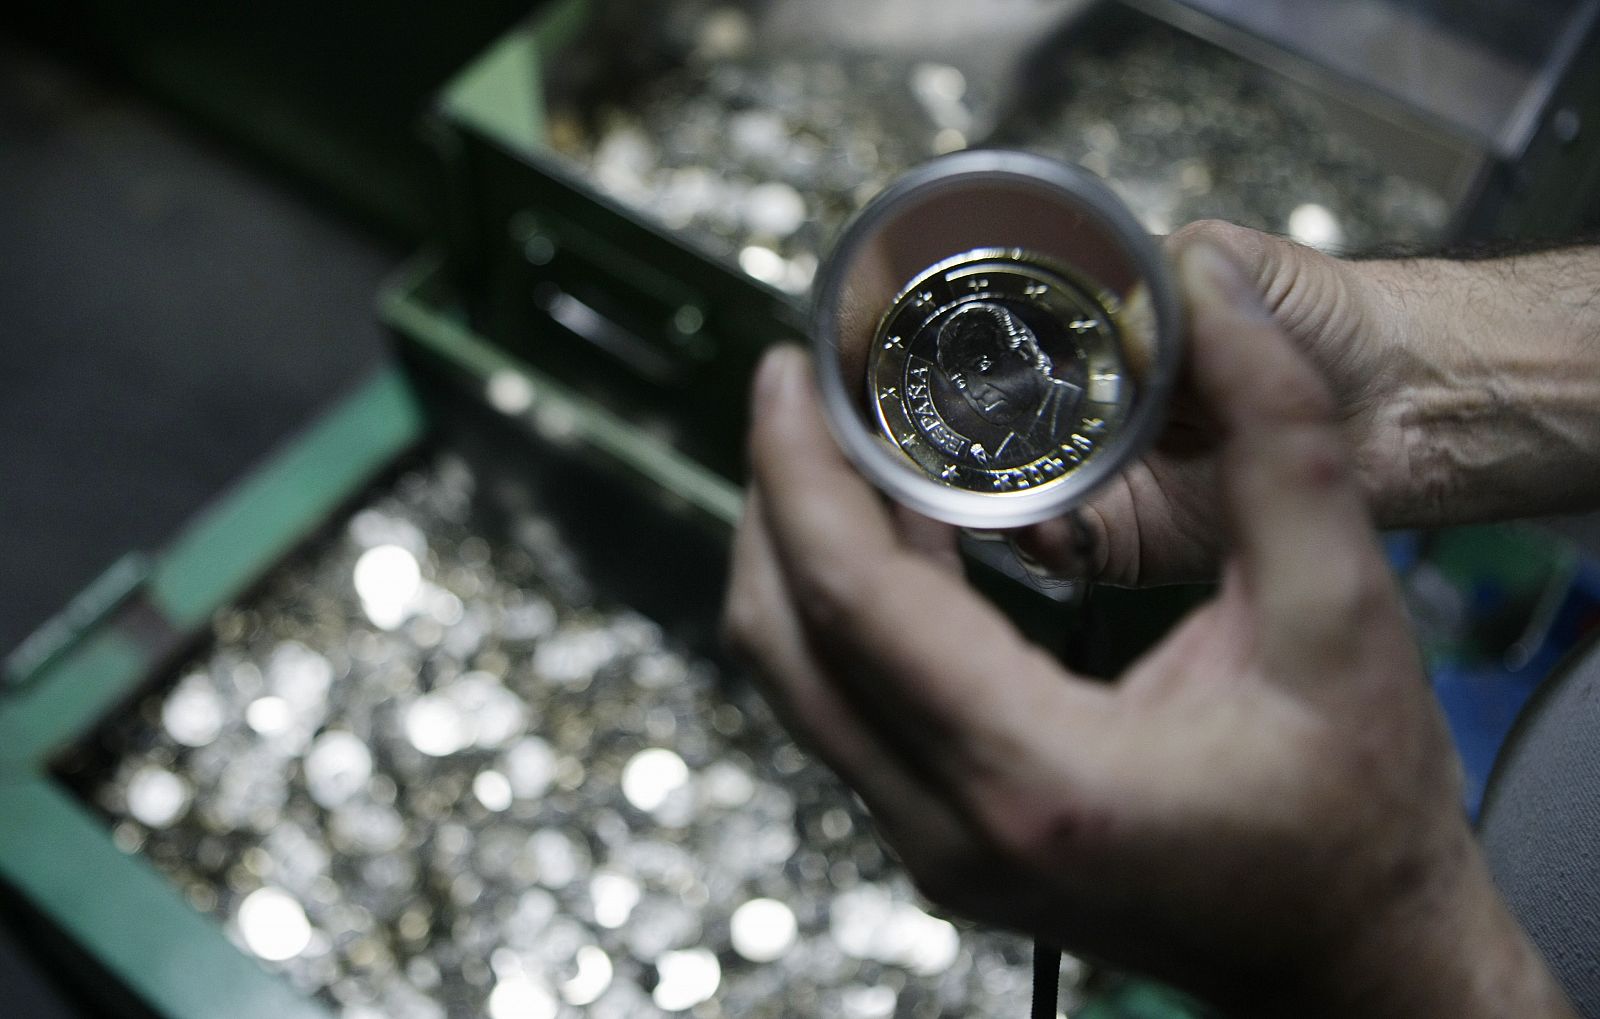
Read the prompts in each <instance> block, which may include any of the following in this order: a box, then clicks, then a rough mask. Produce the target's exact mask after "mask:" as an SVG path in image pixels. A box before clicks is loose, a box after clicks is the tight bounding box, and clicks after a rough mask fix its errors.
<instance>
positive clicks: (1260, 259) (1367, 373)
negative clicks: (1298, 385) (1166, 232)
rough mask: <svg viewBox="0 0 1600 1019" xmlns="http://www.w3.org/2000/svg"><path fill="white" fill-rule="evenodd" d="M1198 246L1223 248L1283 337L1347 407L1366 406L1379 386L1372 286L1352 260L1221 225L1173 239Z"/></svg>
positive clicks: (1176, 248) (1189, 229) (1197, 226)
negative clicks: (1308, 360) (1372, 389)
mask: <svg viewBox="0 0 1600 1019" xmlns="http://www.w3.org/2000/svg"><path fill="white" fill-rule="evenodd" d="M1195 243H1205V244H1207V245H1210V246H1212V247H1214V248H1217V249H1219V250H1220V251H1221V252H1222V253H1223V254H1224V255H1226V256H1227V257H1228V259H1229V260H1230V261H1231V262H1232V263H1233V264H1234V265H1236V266H1238V267H1239V270H1240V271H1241V272H1242V273H1243V274H1244V276H1245V278H1246V279H1247V280H1248V281H1249V282H1251V283H1252V284H1253V285H1254V287H1255V291H1256V293H1258V294H1260V295H1261V301H1262V303H1263V304H1265V306H1266V308H1267V310H1268V311H1269V312H1271V313H1272V317H1273V318H1274V319H1275V320H1276V321H1277V323H1278V325H1279V326H1281V327H1282V328H1283V331H1284V334H1285V335H1286V336H1288V337H1289V339H1290V340H1291V341H1292V342H1293V343H1294V344H1295V345H1296V346H1298V347H1299V348H1300V349H1301V350H1303V351H1305V352H1306V353H1307V354H1308V355H1310V357H1311V360H1312V362H1313V363H1314V364H1315V365H1316V366H1317V368H1318V369H1320V370H1321V371H1322V373H1323V374H1324V376H1325V377H1326V378H1327V379H1328V382H1329V384H1330V385H1331V386H1332V388H1333V392H1334V396H1335V397H1337V398H1338V402H1339V404H1340V405H1341V406H1343V407H1351V406H1355V405H1358V404H1361V403H1363V402H1365V401H1366V400H1367V399H1369V398H1370V396H1371V395H1372V394H1371V393H1370V392H1368V390H1369V389H1370V387H1371V386H1372V385H1373V384H1375V382H1376V379H1375V378H1374V370H1373V367H1372V363H1373V360H1374V358H1376V357H1378V356H1379V355H1380V353H1381V351H1380V350H1378V349H1377V348H1375V347H1374V340H1373V336H1374V335H1375V332H1374V329H1373V328H1372V324H1373V322H1374V321H1376V318H1375V317H1374V316H1373V315H1372V314H1370V313H1369V312H1368V310H1367V305H1368V303H1369V301H1370V300H1371V298H1372V295H1371V293H1370V292H1369V291H1370V287H1369V285H1368V282H1367V281H1366V279H1365V278H1364V277H1363V276H1362V275H1361V273H1360V271H1359V267H1358V266H1357V265H1355V264H1353V263H1350V262H1346V261H1343V260H1341V259H1338V258H1334V257H1333V256H1331V255H1327V254H1324V253H1323V252H1321V251H1318V250H1316V249H1315V248H1308V247H1306V246H1305V245H1303V244H1296V243H1295V242H1293V241H1290V240H1286V239H1284V238H1282V237H1276V236H1274V235H1272V234H1267V233H1262V232H1261V231H1259V230H1251V229H1249V228H1248V227H1242V226H1236V225H1235V224H1232V223H1227V222H1223V221H1220V220H1205V221H1201V222H1198V223H1191V224H1189V225H1188V226H1186V227H1184V228H1183V229H1182V230H1179V231H1178V232H1177V233H1175V234H1173V235H1172V236H1171V237H1170V238H1169V239H1168V247H1169V249H1170V250H1172V251H1173V252H1174V253H1179V252H1182V251H1183V250H1185V249H1186V248H1188V247H1190V246H1191V245H1193V244H1195Z"/></svg>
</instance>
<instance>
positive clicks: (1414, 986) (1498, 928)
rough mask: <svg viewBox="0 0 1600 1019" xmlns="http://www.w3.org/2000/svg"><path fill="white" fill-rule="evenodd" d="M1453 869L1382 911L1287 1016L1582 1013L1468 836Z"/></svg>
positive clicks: (1490, 1017) (1474, 1017)
mask: <svg viewBox="0 0 1600 1019" xmlns="http://www.w3.org/2000/svg"><path fill="white" fill-rule="evenodd" d="M1462 838H1463V839H1465V840H1466V845H1465V847H1464V850H1463V852H1464V856H1463V858H1462V859H1461V861H1460V862H1461V865H1460V866H1459V867H1457V868H1455V870H1454V872H1453V873H1452V874H1449V875H1446V876H1444V877H1442V878H1440V879H1437V880H1432V881H1430V882H1425V883H1423V884H1421V885H1420V886H1419V887H1418V888H1416V889H1415V890H1414V893H1413V894H1410V895H1406V896H1402V897H1400V898H1398V899H1396V901H1395V902H1394V903H1393V904H1392V905H1391V907H1390V908H1388V909H1384V910H1380V911H1379V912H1378V913H1377V915H1375V916H1373V917H1371V918H1370V923H1368V924H1367V925H1365V926H1364V928H1363V929H1362V930H1361V931H1359V932H1358V933H1357V935H1356V936H1355V937H1354V938H1352V940H1351V942H1350V945H1349V948H1348V951H1347V952H1346V953H1344V954H1343V956H1342V958H1341V959H1340V961H1339V962H1338V963H1337V964H1336V965H1334V966H1333V967H1331V968H1330V969H1329V970H1328V971H1327V973H1326V975H1325V977H1323V978H1322V984H1321V986H1320V987H1316V986H1315V984H1314V985H1313V986H1314V988H1315V991H1314V993H1313V994H1311V995H1308V996H1307V998H1306V1001H1305V1002H1304V1004H1303V1005H1301V1004H1300V1003H1297V1004H1296V1007H1294V1008H1291V1009H1289V1010H1286V1011H1284V1012H1282V1013H1281V1014H1284V1015H1289V1014H1293V1015H1297V1016H1302V1017H1325V1019H1336V1017H1337V1019H1347V1017H1351V1016H1361V1017H1362V1019H1402V1017H1405V1019H1419V1017H1434V1016H1438V1017H1444V1016H1448V1017H1450V1019H1503V1017H1506V1016H1518V1017H1525V1019H1576V1013H1575V1012H1574V1011H1573V1010H1572V1007H1571V1005H1570V1004H1569V1003H1568V1001H1567V998H1566V996H1565V994H1564V993H1563V992H1562V990H1561V988H1560V987H1559V986H1558V985H1557V984H1556V982H1555V980H1554V978H1553V977H1552V976H1551V974H1550V971H1549V969H1548V967H1546V966H1545V964H1544V960H1543V959H1542V958H1541V957H1540V955H1539V953H1538V951H1537V949H1535V948H1534V947H1533V945H1532V943H1531V942H1529V941H1528V939H1527V936H1526V935H1525V934H1524V933H1523V931H1522V929H1521V928H1520V927H1519V926H1518V924H1517V922H1516V920H1515V919H1514V918H1513V917H1512V916H1511V914H1510V912H1509V911H1508V910H1507V909H1506V907H1505V904H1504V902H1503V901H1502V900H1501V898H1500V895H1499V893H1498V892H1497V891H1496V890H1495V888H1494V885H1493V882H1492V881H1491V879H1490V877H1489V875H1488V872H1487V869H1486V868H1485V867H1484V865H1483V862H1482V858H1481V857H1480V856H1479V854H1478V851H1477V847H1476V845H1475V844H1473V843H1472V841H1471V836H1470V835H1468V834H1466V833H1465V832H1463V833H1462Z"/></svg>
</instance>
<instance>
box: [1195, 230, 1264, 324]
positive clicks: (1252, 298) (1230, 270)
mask: <svg viewBox="0 0 1600 1019" xmlns="http://www.w3.org/2000/svg"><path fill="white" fill-rule="evenodd" d="M1178 274H1179V276H1180V277H1181V278H1182V279H1183V284H1184V289H1185V290H1186V291H1188V293H1189V296H1190V298H1191V299H1193V300H1196V301H1207V302H1215V303H1217V304H1221V305H1224V306H1225V307H1228V308H1230V309H1232V310H1233V311H1235V312H1240V313H1243V314H1248V315H1252V316H1257V317H1261V318H1267V317H1269V316H1268V315H1267V309H1266V307H1265V306H1264V305H1263V304H1262V303H1261V294H1260V293H1259V292H1257V290H1256V287H1255V284H1254V283H1252V282H1251V281H1250V280H1248V279H1246V278H1245V275H1244V273H1243V272H1241V271H1240V269H1239V267H1238V266H1237V265H1235V264H1234V261H1233V259H1231V258H1229V257H1228V256H1227V255H1225V254H1223V252H1222V250H1221V249H1220V248H1217V247H1216V246H1215V245H1212V244H1207V243H1206V242H1205V241H1197V242H1195V243H1193V244H1191V245H1189V246H1188V247H1186V248H1184V249H1183V251H1182V252H1180V253H1179V255H1178Z"/></svg>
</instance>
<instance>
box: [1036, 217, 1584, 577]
mask: <svg viewBox="0 0 1600 1019" xmlns="http://www.w3.org/2000/svg"><path fill="white" fill-rule="evenodd" d="M1197 241H1199V242H1204V243H1206V244H1210V245H1215V246H1217V247H1219V248H1221V249H1222V250H1223V251H1224V252H1225V253H1226V254H1227V255H1228V256H1229V257H1231V258H1232V259H1233V261H1234V262H1235V264H1237V265H1239V266H1240V267H1241V268H1242V269H1243V270H1244V272H1245V275H1246V277H1247V278H1248V279H1250V280H1251V281H1253V283H1254V286H1255V289H1256V290H1257V292H1258V293H1259V294H1261V296H1262V299H1263V300H1264V302H1265V304H1266V306H1267V307H1268V309H1270V311H1271V312H1272V315H1273V317H1274V318H1275V319H1276V321H1277V323H1278V325H1279V326H1280V327H1281V328H1282V330H1283V332H1284V334H1285V335H1286V336H1287V337H1288V338H1289V339H1290V340H1291V341H1292V342H1293V343H1294V345H1295V346H1296V347H1297V348H1299V350H1300V351H1301V352H1302V353H1304V354H1305V355H1306V356H1307V357H1308V358H1309V359H1310V361H1311V363H1312V364H1313V365H1314V366H1315V367H1316V369H1317V370H1318V371H1319V372H1320V373H1321V375H1322V376H1323V378H1324V379H1325V380H1326V381H1327V383H1328V385H1329V388H1330V389H1331V391H1332V395H1333V398H1334V405H1335V408H1336V410H1335V412H1334V420H1335V422H1336V423H1337V425H1338V428H1339V431H1340V432H1341V434H1342V436H1343V438H1344V441H1345V442H1346V443H1347V444H1348V445H1349V447H1350V449H1351V455H1352V462H1353V467H1354V473H1355V481H1356V485H1357V487H1358V489H1359V490H1360V491H1361V492H1362V494H1363V496H1364V498H1365V499H1366V501H1367V503H1368V505H1369V506H1370V508H1371V510H1372V513H1373V516H1374V519H1375V520H1376V522H1377V523H1378V525H1379V526H1380V527H1436V526H1444V525H1450V524H1461V523H1472V522H1478V521H1484V520H1496V519H1506V518H1508V517H1515V516H1536V515H1542V514H1555V513H1567V512H1579V511H1583V510H1590V509H1595V508H1597V507H1600V472H1596V471H1595V470H1594V464H1595V462H1596V461H1597V460H1600V343H1597V337H1600V303H1597V302H1595V300H1594V294H1595V291H1596V288H1597V286H1600V249H1597V248H1593V247H1589V248H1569V249H1563V250H1550V251H1544V252H1538V253H1530V254H1525V255H1519V256H1515V257H1508V258H1496V259H1476V260H1470V261H1461V260H1451V259H1442V258H1429V259H1418V258H1406V259H1387V260H1373V261H1344V260H1341V259H1336V258H1332V257H1330V256H1328V255H1325V254H1322V253H1320V252H1317V251H1315V250H1313V249H1311V248H1307V247H1303V246H1301V245H1298V244H1293V243H1291V242H1289V241H1286V240H1283V239H1281V238H1277V237H1273V236H1271V235H1268V234H1263V233H1259V232H1257V231H1254V230H1249V229H1245V228H1243V227H1238V226H1233V225H1231V224H1228V223H1221V222H1202V223H1194V224H1191V225H1189V226H1187V227H1185V228H1184V229H1182V230H1180V231H1178V232H1177V233H1176V234H1174V235H1173V236H1172V237H1170V238H1168V240H1167V248H1168V251H1169V253H1171V254H1173V255H1178V254H1180V253H1181V252H1182V251H1183V249H1184V248H1185V247H1186V246H1187V245H1189V244H1191V243H1194V242H1197ZM1218 451H1219V444H1218V443H1217V441H1216V438H1215V428H1214V425H1213V422H1212V421H1211V420H1210V419H1209V417H1208V416H1207V414H1206V413H1205V410H1204V403H1203V401H1201V400H1200V399H1199V398H1198V395H1197V394H1196V393H1195V392H1194V389H1193V387H1192V386H1189V387H1187V389H1180V392H1179V393H1178V395H1177V397H1176V398H1175V399H1174V402H1173V406H1172V414H1171V417H1170V421H1169V426H1168V428H1167V429H1166V431H1165V433H1164V434H1163V435H1162V437H1161V438H1160V440H1159V441H1158V442H1157V445H1156V446H1155V448H1154V449H1152V450H1151V451H1150V452H1149V453H1148V454H1147V455H1146V456H1144V457H1143V458H1142V459H1141V460H1140V461H1139V462H1137V463H1135V464H1133V465H1132V466H1130V467H1129V468H1128V469H1127V470H1126V471H1124V472H1123V473H1122V474H1121V475H1120V476H1119V477H1118V478H1116V479H1115V480H1113V481H1111V482H1108V483H1107V485H1106V486H1105V488H1103V489H1102V490H1101V491H1100V492H1099V493H1097V494H1096V495H1095V496H1094V497H1093V498H1092V499H1091V500H1090V501H1089V503H1088V504H1087V505H1086V506H1085V507H1084V512H1083V513H1082V514H1080V515H1078V516H1077V517H1076V518H1075V519H1074V520H1066V519H1062V520H1055V521H1050V522H1047V523H1045V524H1041V525H1038V526H1037V527H1033V528H1028V529H1025V530H1023V531H1020V532H1018V534H1017V538H1016V540H1017V545H1018V547H1019V548H1020V549H1021V550H1022V551H1023V552H1025V553H1027V554H1028V555H1030V556H1031V557H1032V558H1034V559H1035V560H1037V561H1038V562H1039V564H1040V565H1041V566H1043V567H1044V568H1045V569H1046V570H1048V571H1051V572H1055V573H1059V574H1063V575H1067V576H1080V575H1088V576H1091V577H1095V578H1097V579H1100V580H1102V581H1105V582H1108V583H1112V584H1117V585H1123V586H1137V585H1145V584H1159V583H1173V582H1181V581H1192V580H1210V579H1212V578H1214V577H1215V575H1216V569H1217V564H1218V561H1219V556H1220V553H1221V548H1222V545H1221V538H1222V531H1221V526H1220V524H1221V514H1222V508H1221V503H1220V501H1219V499H1218V497H1217V484H1218V480H1217V453H1218ZM1079 527H1081V528H1083V529H1084V530H1085V531H1087V534H1084V533H1080V532H1079V531H1078V530H1077V528H1079ZM1082 550H1088V555H1087V560H1088V561H1084V560H1085V556H1084V554H1083V552H1082Z"/></svg>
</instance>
